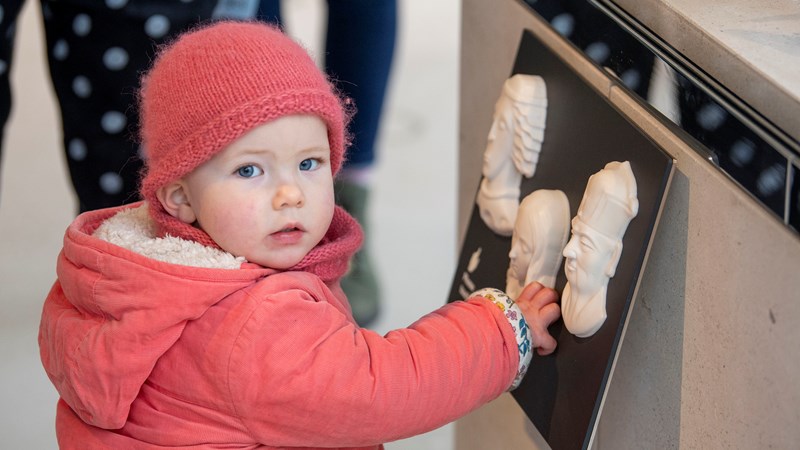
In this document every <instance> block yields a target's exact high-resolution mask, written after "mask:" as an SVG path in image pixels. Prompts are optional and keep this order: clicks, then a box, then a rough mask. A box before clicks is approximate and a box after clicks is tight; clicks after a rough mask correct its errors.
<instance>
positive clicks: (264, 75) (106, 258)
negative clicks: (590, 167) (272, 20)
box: [39, 22, 560, 449]
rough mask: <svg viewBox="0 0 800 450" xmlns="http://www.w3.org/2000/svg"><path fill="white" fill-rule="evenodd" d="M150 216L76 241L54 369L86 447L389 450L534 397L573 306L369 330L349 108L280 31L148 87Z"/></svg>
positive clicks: (250, 26) (97, 214) (477, 307)
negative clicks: (511, 395) (348, 287)
mask: <svg viewBox="0 0 800 450" xmlns="http://www.w3.org/2000/svg"><path fill="white" fill-rule="evenodd" d="M140 110H141V119H142V122H141V123H142V125H141V130H140V134H141V138H142V144H143V149H144V154H145V157H146V168H145V172H144V174H143V176H144V178H143V180H142V187H141V194H142V197H143V198H144V199H145V200H144V201H143V202H141V203H137V204H133V205H127V206H122V207H118V208H112V209H106V210H100V211H94V212H88V213H85V214H82V215H80V216H79V217H78V218H77V219H76V220H75V221H74V222H73V223H72V224H71V225H70V226H69V228H68V229H67V231H66V235H65V238H64V248H63V250H62V252H61V254H60V255H59V258H58V265H57V275H58V280H57V281H56V283H55V284H54V286H53V288H52V290H51V291H50V293H49V295H48V297H47V300H46V301H45V305H44V310H43V313H42V321H41V327H40V333H39V344H40V352H41V358H42V362H43V364H44V367H45V369H46V371H47V374H48V376H49V377H50V379H51V380H52V382H53V384H54V385H55V386H56V389H57V390H58V392H59V394H60V396H61V398H60V400H59V402H58V406H57V414H56V433H57V436H58V442H59V445H60V446H61V448H65V449H101V448H102V449H150V448H178V447H180V448H197V449H199V448H204V449H211V448H242V449H255V448H287V447H296V448H322V447H326V448H330V447H337V448H365V449H366V448H369V449H377V448H381V444H382V443H383V442H388V441H393V440H396V439H400V438H404V437H408V436H411V435H415V434H419V433H423V432H426V431H429V430H432V429H434V428H436V427H439V426H441V425H443V424H445V423H447V422H450V421H452V420H454V419H456V418H458V417H460V416H462V415H464V414H466V413H468V412H469V411H471V410H473V409H475V408H477V407H479V406H481V405H482V404H484V403H486V402H488V401H489V400H492V399H493V398H495V397H497V396H498V395H500V394H501V393H503V392H505V391H507V390H509V389H512V388H514V387H515V386H516V385H518V384H519V382H520V380H521V378H522V376H523V375H524V373H525V371H526V369H527V365H528V363H529V362H530V358H531V352H532V350H533V348H538V352H539V353H540V354H548V353H550V352H552V351H553V350H554V349H555V345H556V343H555V340H554V339H553V338H552V337H551V336H550V335H549V334H548V332H547V327H548V326H549V325H550V324H551V323H552V322H553V321H554V320H556V319H557V318H558V317H559V314H560V313H559V308H558V305H557V303H556V301H557V294H556V293H555V292H554V291H553V290H551V289H547V288H543V287H542V286H541V285H539V284H531V285H529V286H527V287H526V288H525V289H524V290H523V292H522V293H521V294H520V296H519V298H518V299H517V301H516V303H515V302H514V301H512V300H510V299H509V298H508V297H507V296H505V295H504V294H503V293H502V292H500V291H496V290H483V291H479V292H478V293H476V294H474V295H473V296H472V297H471V298H470V299H468V300H466V301H463V302H455V303H452V304H449V305H447V306H444V307H442V308H440V309H438V310H436V311H434V312H433V313H431V314H429V315H427V316H425V317H423V318H422V319H420V320H419V321H417V322H416V323H414V324H413V325H411V326H410V327H409V328H405V329H400V330H395V331H392V332H390V333H388V334H386V335H385V336H380V335H378V334H376V333H374V332H372V331H369V330H366V329H362V328H359V327H358V326H357V325H356V324H355V322H354V320H353V317H352V314H351V311H350V308H349V306H348V303H347V300H346V298H345V297H344V294H343V292H342V290H341V288H340V287H339V279H340V278H341V277H342V275H343V274H344V273H345V271H346V270H347V265H348V260H349V258H350V257H351V256H352V255H353V253H354V252H355V251H356V250H357V249H358V247H359V245H360V243H361V231H360V228H359V226H358V224H357V223H356V222H355V220H354V219H352V218H351V217H350V216H349V215H347V213H345V212H344V211H343V210H342V209H340V208H339V207H337V206H335V205H334V196H333V179H334V177H335V176H336V173H337V171H338V170H339V168H340V167H341V165H342V161H343V159H344V151H345V147H346V144H347V137H346V134H345V129H346V125H347V119H348V108H347V106H346V103H345V102H343V101H341V99H340V98H339V96H338V95H337V94H336V92H334V90H333V89H332V87H331V84H330V83H329V81H328V80H327V79H326V78H325V76H324V75H323V74H322V72H321V71H319V70H318V69H317V68H316V66H315V65H314V62H313V61H312V59H311V58H310V57H309V56H308V55H307V53H306V52H305V51H304V50H303V49H302V48H301V47H300V46H298V45H297V44H296V43H294V42H293V41H292V40H291V39H289V38H288V37H286V36H285V35H284V34H282V33H281V32H280V30H278V29H275V28H272V27H271V26H269V25H264V24H258V23H249V22H218V23H216V24H213V25H209V26H205V27H201V28H198V29H196V30H193V31H191V32H188V33H186V34H184V35H182V36H181V37H179V38H178V39H177V40H176V41H175V42H174V43H172V44H170V45H169V46H167V47H166V48H164V49H162V50H161V51H160V52H159V55H158V57H157V58H156V60H155V62H154V64H153V67H152V68H151V70H150V71H149V72H148V73H147V74H146V75H145V76H144V77H143V79H142V88H141V92H140Z"/></svg>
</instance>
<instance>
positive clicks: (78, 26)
mask: <svg viewBox="0 0 800 450" xmlns="http://www.w3.org/2000/svg"><path fill="white" fill-rule="evenodd" d="M72 31H74V32H75V34H76V35H77V36H81V37H85V36H88V35H89V32H90V31H92V19H91V18H90V17H89V15H88V14H78V15H77V16H75V20H73V21H72Z"/></svg>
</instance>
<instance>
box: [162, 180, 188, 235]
mask: <svg viewBox="0 0 800 450" xmlns="http://www.w3.org/2000/svg"><path fill="white" fill-rule="evenodd" d="M156 197H158V201H159V202H160V203H161V206H163V207H164V210H165V211H167V212H168V213H169V214H170V215H171V216H172V217H175V218H177V219H178V220H180V221H181V222H184V223H189V224H192V223H194V222H195V221H196V220H197V216H196V215H195V213H194V209H192V204H191V203H190V202H189V197H188V196H187V195H186V188H185V187H184V185H183V182H182V181H181V180H177V181H173V182H171V183H169V184H167V185H164V186H161V187H160V188H159V189H158V190H157V191H156Z"/></svg>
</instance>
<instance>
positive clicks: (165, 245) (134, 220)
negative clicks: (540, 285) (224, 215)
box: [93, 203, 247, 269]
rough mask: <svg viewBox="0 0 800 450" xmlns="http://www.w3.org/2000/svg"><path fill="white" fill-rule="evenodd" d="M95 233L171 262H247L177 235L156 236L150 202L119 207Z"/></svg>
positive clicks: (220, 265) (213, 265)
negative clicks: (122, 208) (118, 210)
mask: <svg viewBox="0 0 800 450" xmlns="http://www.w3.org/2000/svg"><path fill="white" fill-rule="evenodd" d="M93 236H94V237H96V238H98V239H102V240H104V241H106V242H110V243H112V244H114V245H118V246H120V247H122V248H124V249H127V250H130V251H132V252H135V253H138V254H140V255H143V256H146V257H148V258H152V259H155V260H157V261H162V262H166V263H170V264H179V265H183V266H191V267H202V268H209V269H239V268H240V267H241V266H242V264H243V263H245V262H247V261H246V260H245V259H244V257H241V256H239V257H236V256H233V255H232V254H230V253H228V252H225V251H222V250H220V249H216V248H212V247H206V246H205V245H202V244H200V243H197V242H194V241H188V240H186V239H181V238H179V237H175V236H169V235H167V236H165V237H163V238H160V237H157V234H156V225H155V222H154V221H153V220H152V219H151V218H150V214H149V212H148V210H147V203H144V204H142V206H139V207H137V208H128V209H124V210H122V211H120V212H119V213H117V214H116V215H114V216H113V217H111V218H109V219H108V220H106V221H104V222H103V223H102V224H101V225H100V226H99V227H98V228H97V230H95V232H94V233H93Z"/></svg>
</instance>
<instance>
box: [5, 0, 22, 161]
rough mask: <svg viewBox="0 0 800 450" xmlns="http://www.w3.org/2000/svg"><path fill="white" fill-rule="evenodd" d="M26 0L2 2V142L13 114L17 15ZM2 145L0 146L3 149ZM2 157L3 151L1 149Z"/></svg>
mask: <svg viewBox="0 0 800 450" xmlns="http://www.w3.org/2000/svg"><path fill="white" fill-rule="evenodd" d="M23 1H24V0H4V1H3V2H2V4H0V143H2V140H3V136H4V134H5V133H4V131H5V126H6V122H8V117H9V115H10V114H11V83H10V79H9V77H10V74H11V60H12V58H13V54H14V35H15V31H16V28H17V16H18V15H19V11H20V10H21V9H22V3H23ZM1 148H2V147H0V149H1ZM0 157H2V151H1V150H0Z"/></svg>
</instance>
